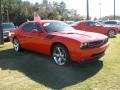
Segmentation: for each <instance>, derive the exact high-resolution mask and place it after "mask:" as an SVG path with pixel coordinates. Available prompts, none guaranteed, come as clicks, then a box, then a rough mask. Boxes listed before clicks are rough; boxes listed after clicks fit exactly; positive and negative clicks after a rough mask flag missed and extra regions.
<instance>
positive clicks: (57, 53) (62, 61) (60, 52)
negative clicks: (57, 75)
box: [52, 44, 69, 66]
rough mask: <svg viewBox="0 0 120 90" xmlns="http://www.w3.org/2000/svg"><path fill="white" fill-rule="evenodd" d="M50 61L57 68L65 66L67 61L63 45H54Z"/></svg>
mask: <svg viewBox="0 0 120 90" xmlns="http://www.w3.org/2000/svg"><path fill="white" fill-rule="evenodd" d="M52 59H53V61H54V62H55V63H56V64H57V65H59V66H64V65H66V64H67V63H68V61H69V53H68V50H67V48H66V47H64V46H63V45H59V44H58V45H55V46H54V47H53V49H52Z"/></svg>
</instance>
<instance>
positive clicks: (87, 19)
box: [87, 0, 90, 20]
mask: <svg viewBox="0 0 120 90" xmlns="http://www.w3.org/2000/svg"><path fill="white" fill-rule="evenodd" d="M89 19H90V18H89V0H87V20H89Z"/></svg>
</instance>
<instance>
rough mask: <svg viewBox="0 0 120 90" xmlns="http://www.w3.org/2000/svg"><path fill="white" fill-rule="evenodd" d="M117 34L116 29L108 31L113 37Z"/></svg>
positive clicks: (109, 35)
mask: <svg viewBox="0 0 120 90" xmlns="http://www.w3.org/2000/svg"><path fill="white" fill-rule="evenodd" d="M115 35H116V32H115V30H109V31H108V37H110V38H112V37H114V36H115Z"/></svg>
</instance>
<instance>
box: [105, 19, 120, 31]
mask: <svg viewBox="0 0 120 90" xmlns="http://www.w3.org/2000/svg"><path fill="white" fill-rule="evenodd" d="M103 24H104V25H106V26H111V27H116V28H118V32H120V21H119V20H107V21H104V22H103Z"/></svg>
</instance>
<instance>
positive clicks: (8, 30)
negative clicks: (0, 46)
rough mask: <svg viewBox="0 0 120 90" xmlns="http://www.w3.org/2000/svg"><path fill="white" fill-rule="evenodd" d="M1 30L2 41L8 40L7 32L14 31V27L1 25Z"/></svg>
mask: <svg viewBox="0 0 120 90" xmlns="http://www.w3.org/2000/svg"><path fill="white" fill-rule="evenodd" d="M2 29H3V39H4V40H6V39H9V32H10V30H14V29H15V25H14V24H13V23H2Z"/></svg>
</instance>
